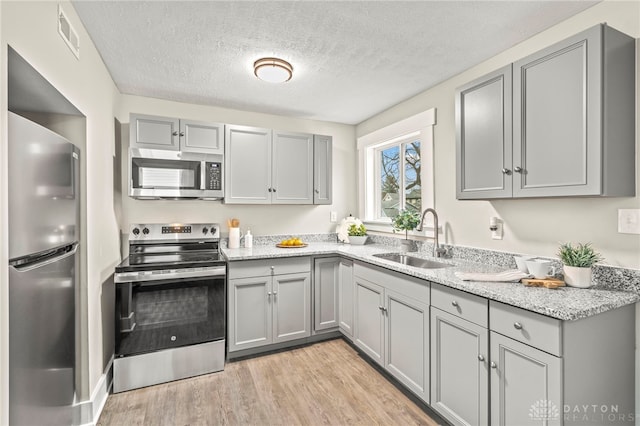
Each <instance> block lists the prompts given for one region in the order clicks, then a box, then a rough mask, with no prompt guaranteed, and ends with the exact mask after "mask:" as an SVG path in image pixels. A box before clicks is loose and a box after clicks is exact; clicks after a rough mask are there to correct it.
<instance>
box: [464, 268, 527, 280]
mask: <svg viewBox="0 0 640 426" xmlns="http://www.w3.org/2000/svg"><path fill="white" fill-rule="evenodd" d="M454 274H455V275H456V277H458V278H460V279H461V280H463V281H501V282H517V281H520V280H521V279H523V278H531V275H529V274H525V273H524V272H522V271H520V270H518V269H510V270H508V271H503V272H492V273H491V272H454Z"/></svg>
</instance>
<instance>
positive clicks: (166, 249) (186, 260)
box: [116, 243, 224, 272]
mask: <svg viewBox="0 0 640 426" xmlns="http://www.w3.org/2000/svg"><path fill="white" fill-rule="evenodd" d="M129 252H130V255H129V257H128V258H126V259H125V260H123V261H122V263H120V265H118V266H117V267H116V272H134V271H153V270H162V269H179V268H201V267H205V266H216V265H221V264H224V259H223V258H222V256H221V255H220V253H219V251H218V245H217V244H215V245H212V244H187V243H185V244H167V245H131V246H130V247H129Z"/></svg>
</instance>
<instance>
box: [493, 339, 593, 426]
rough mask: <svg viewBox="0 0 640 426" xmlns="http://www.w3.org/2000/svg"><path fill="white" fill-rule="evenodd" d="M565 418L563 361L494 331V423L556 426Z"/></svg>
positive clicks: (495, 424)
mask: <svg viewBox="0 0 640 426" xmlns="http://www.w3.org/2000/svg"><path fill="white" fill-rule="evenodd" d="M585 374H588V373H587V372H586V371H585ZM594 402H595V401H594ZM563 415H564V412H563V404H562V358H559V357H556V356H553V355H551V354H549V353H547V352H544V351H541V350H539V349H536V348H533V347H531V346H528V345H525V344H523V343H519V342H517V341H515V340H513V339H510V338H508V337H504V336H502V335H501V334H498V333H495V332H491V424H492V425H494V426H497V425H523V426H524V425H538V424H541V423H542V422H544V424H546V425H549V426H554V425H561V424H562V417H563Z"/></svg>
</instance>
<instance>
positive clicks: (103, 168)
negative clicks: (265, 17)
mask: <svg viewBox="0 0 640 426" xmlns="http://www.w3.org/2000/svg"><path fill="white" fill-rule="evenodd" d="M61 3H62V6H63V8H64V10H65V12H66V13H67V15H68V17H69V20H70V21H71V23H72V25H73V26H74V27H75V29H76V30H77V31H78V33H79V36H80V39H81V53H80V60H76V58H75V57H74V56H73V55H72V54H71V52H70V51H69V49H68V47H67V46H66V45H65V44H64V42H63V40H62V39H61V38H60V36H59V35H58V33H57V8H58V2H48V1H42V2H20V1H15V2H14V1H2V2H0V18H1V24H2V25H1V33H0V63H1V64H2V68H1V69H0V82H1V83H2V86H1V87H2V89H0V123H1V124H2V126H1V128H2V133H1V134H0V153H1V154H2V155H0V172H1V175H0V176H1V181H0V183H1V185H0V226H1V228H0V235H1V236H2V238H1V239H0V241H1V242H0V350H1V351H0V361H1V364H0V424H7V423H8V410H7V409H6V408H7V406H6V402H7V391H8V374H7V372H8V364H7V352H8V350H7V346H8V342H7V339H8V333H7V327H8V326H7V323H8V319H7V303H8V297H7V260H8V258H7V256H8V253H7V245H8V242H7V238H6V235H7V229H8V225H7V216H6V215H7V189H8V188H7V175H6V173H7V172H6V170H7V169H6V166H7V165H6V158H7V156H6V152H7V151H6V150H7V135H6V123H7V113H6V111H7V91H6V87H7V46H8V45H10V46H11V47H13V48H14V49H15V50H16V51H17V52H18V53H19V54H20V55H21V56H22V57H24V58H25V59H26V60H27V61H28V62H29V63H30V64H31V65H32V66H33V67H34V68H35V69H36V70H37V71H38V72H40V73H41V74H42V75H43V76H44V77H45V78H46V79H47V80H48V81H49V82H50V83H52V84H53V86H55V87H56V88H57V89H58V91H59V92H61V93H62V95H63V96H65V97H66V98H67V99H68V100H69V101H70V102H71V103H73V104H74V105H75V106H76V107H77V108H78V109H79V110H80V111H81V112H82V113H83V114H84V115H85V116H86V125H87V131H86V133H87V134H86V140H87V146H86V150H85V152H83V155H84V157H85V159H86V164H87V176H86V187H87V199H86V202H87V223H86V229H87V235H86V236H87V248H86V249H87V271H86V277H87V279H86V282H82V283H81V285H83V286H85V287H86V299H84V300H82V301H81V304H82V305H83V309H85V312H86V317H85V318H83V319H82V320H83V321H86V322H87V324H86V326H87V333H88V336H89V337H88V341H86V342H83V344H84V347H85V350H86V351H87V352H88V353H87V354H85V356H84V357H83V358H84V359H85V360H86V363H87V365H83V366H82V368H81V374H83V377H82V381H83V383H84V386H82V387H83V388H84V389H85V392H84V393H85V394H87V395H83V396H84V397H85V398H86V397H88V393H89V392H91V390H93V389H94V388H95V385H96V383H97V382H98V379H99V377H100V375H101V374H102V366H103V353H102V318H101V309H100V308H101V307H100V300H101V291H102V283H103V282H105V280H107V278H108V277H109V276H110V275H111V274H112V273H113V268H114V266H115V265H116V264H117V263H118V261H119V244H118V238H117V235H118V228H117V224H116V221H115V215H114V213H113V198H112V193H113V190H112V186H113V184H112V182H113V177H112V165H111V161H110V159H111V158H112V154H113V151H114V120H113V117H114V116H115V113H114V107H115V104H116V99H117V97H118V96H119V93H118V91H117V90H116V88H115V85H114V84H113V82H112V80H111V77H110V75H109V73H108V72H107V70H106V68H105V67H104V64H103V63H102V60H101V58H100V56H99V55H98V53H97V51H96V50H95V48H94V47H93V44H92V43H91V40H90V38H89V36H88V34H87V33H86V32H85V31H84V28H83V27H82V26H81V25H80V20H79V18H78V16H77V15H76V13H75V10H74V9H73V6H72V5H71V4H70V3H68V2H61Z"/></svg>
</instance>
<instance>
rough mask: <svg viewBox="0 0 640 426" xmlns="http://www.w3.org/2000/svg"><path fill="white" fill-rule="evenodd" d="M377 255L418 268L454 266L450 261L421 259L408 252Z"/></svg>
mask: <svg viewBox="0 0 640 426" xmlns="http://www.w3.org/2000/svg"><path fill="white" fill-rule="evenodd" d="M374 256H375V257H379V258H380V259H385V260H390V261H392V262H397V263H401V264H403V265H407V266H413V267H416V268H423V269H438V268H448V267H451V266H454V265H452V264H449V263H443V262H436V261H434V260H429V259H421V258H419V257H415V256H409V255H408V254H402V253H380V254H374Z"/></svg>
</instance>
